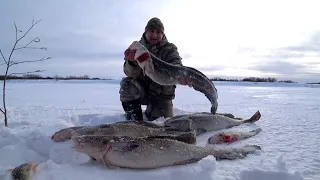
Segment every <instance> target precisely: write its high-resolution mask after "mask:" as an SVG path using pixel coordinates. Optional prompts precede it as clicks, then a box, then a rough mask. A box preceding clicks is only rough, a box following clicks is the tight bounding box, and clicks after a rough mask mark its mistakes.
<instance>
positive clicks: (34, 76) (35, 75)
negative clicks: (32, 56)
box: [0, 74, 111, 80]
mask: <svg viewBox="0 0 320 180" xmlns="http://www.w3.org/2000/svg"><path fill="white" fill-rule="evenodd" d="M7 79H17V80H18V79H29V80H32V79H34V80H36V79H53V80H111V79H104V78H97V77H94V78H90V77H89V76H88V75H84V76H66V77H62V76H58V75H55V76H53V77H49V76H47V77H42V76H40V75H38V74H25V75H22V76H8V77H7ZM0 80H4V76H3V75H0Z"/></svg>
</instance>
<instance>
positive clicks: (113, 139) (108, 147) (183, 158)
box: [72, 135, 261, 169]
mask: <svg viewBox="0 0 320 180" xmlns="http://www.w3.org/2000/svg"><path fill="white" fill-rule="evenodd" d="M72 140H73V142H74V146H73V147H72V148H73V149H74V150H76V151H78V152H82V153H85V154H87V155H88V156H90V157H93V158H94V159H96V160H99V161H102V162H103V163H104V164H105V166H107V167H109V168H114V167H121V168H130V169H154V168H161V167H168V166H175V165H184V164H190V163H194V162H197V161H199V160H201V159H203V158H205V157H206V156H209V155H213V156H214V157H215V158H216V159H217V160H223V159H229V160H233V159H240V158H244V157H246V156H247V155H248V154H250V153H254V152H256V151H257V150H261V147H260V146H257V145H246V146H244V147H241V148H230V149H214V148H209V147H201V146H196V145H193V144H187V143H184V142H181V141H176V140H172V139H166V138H161V137H160V138H157V137H152V138H151V137H144V138H133V137H128V136H90V135H85V136H77V137H73V138H72Z"/></svg>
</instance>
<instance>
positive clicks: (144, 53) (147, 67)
mask: <svg viewBox="0 0 320 180" xmlns="http://www.w3.org/2000/svg"><path fill="white" fill-rule="evenodd" d="M130 49H132V50H135V56H134V59H135V60H136V61H137V63H138V65H139V67H140V68H141V69H142V71H143V74H144V75H145V74H151V73H152V72H153V71H154V66H153V61H152V58H151V54H150V52H149V50H148V49H147V48H146V47H145V46H144V45H143V44H141V43H140V42H139V41H134V42H133V43H132V44H131V45H130Z"/></svg>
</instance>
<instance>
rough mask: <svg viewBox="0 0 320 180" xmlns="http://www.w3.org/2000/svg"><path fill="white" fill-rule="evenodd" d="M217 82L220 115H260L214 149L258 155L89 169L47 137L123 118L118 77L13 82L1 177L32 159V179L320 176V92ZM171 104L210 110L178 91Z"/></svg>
mask: <svg viewBox="0 0 320 180" xmlns="http://www.w3.org/2000/svg"><path fill="white" fill-rule="evenodd" d="M214 83H215V85H216V87H217V89H218V93H219V99H218V101H219V108H218V112H225V113H232V114H234V115H235V116H237V117H243V118H248V117H250V116H251V115H253V113H255V112H256V111H257V110H260V112H261V114H262V117H261V119H260V120H259V121H258V122H256V123H254V124H243V125H241V126H238V127H233V128H231V129H228V130H239V131H248V130H252V129H256V128H258V127H260V128H262V132H260V133H259V134H258V135H256V136H254V137H251V138H249V139H246V140H242V141H239V142H235V143H232V144H222V145H217V146H221V147H223V148H227V147H236V146H243V145H245V144H257V145H260V146H262V148H263V150H262V151H260V152H258V153H255V154H251V155H249V156H248V157H246V158H245V159H240V160H234V161H216V160H215V158H214V157H212V156H208V157H206V158H204V159H202V160H201V161H200V162H198V163H194V164H189V165H184V166H176V167H167V168H161V169H157V170H145V171H141V170H140V171H137V170H127V169H116V170H110V169H106V168H104V167H103V166H102V165H99V164H88V163H86V161H87V160H88V159H89V158H88V157H87V156H86V155H84V154H80V153H77V152H75V151H73V150H72V149H71V148H70V146H71V142H70V141H66V142H60V143H54V142H52V141H51V135H52V134H53V133H54V132H56V131H58V130H60V129H61V128H65V127H71V126H77V125H97V124H103V123H112V122H117V121H122V120H124V116H123V111H122V108H121V103H120V101H119V95H118V91H119V81H118V80H109V81H98V80H97V81H86V80H84V81H71V80H70V81H42V80H39V81H30V80H29V81H19V80H16V81H10V82H9V83H8V86H7V106H8V110H9V128H5V127H4V126H3V124H1V126H0V177H6V176H7V172H6V170H7V169H9V168H13V167H15V166H18V165H20V164H22V163H25V162H35V163H40V164H39V166H38V168H37V171H36V174H35V175H34V176H33V177H32V180H75V179H76V180H90V179H95V180H100V179H101V180H102V179H103V180H104V179H109V180H112V179H118V180H122V179H123V180H125V179H126V180H127V179H130V180H149V179H152V180H164V179H177V180H179V179H181V180H182V179H183V180H188V179H201V180H209V179H215V180H220V179H221V180H257V179H259V180H269V179H273V180H303V179H306V180H309V179H312V180H317V179H320V141H319V138H318V136H319V131H320V96H319V94H320V88H310V87H306V86H305V85H303V84H284V83H251V82H214ZM174 107H175V109H174V113H175V115H178V114H185V113H189V112H199V111H207V112H209V111H210V107H211V105H210V102H209V101H208V100H207V99H206V97H205V96H204V95H203V94H201V93H200V92H197V91H194V90H193V89H192V88H189V87H185V86H178V87H177V92H176V99H175V100H174ZM143 108H145V107H143ZM1 119H2V117H1ZM157 121H158V122H161V121H163V118H159V119H158V120H157ZM1 123H2V122H1ZM224 131H227V130H224ZM217 132H220V131H217ZM217 132H211V133H207V134H205V135H202V136H199V137H198V144H199V145H200V146H209V145H208V144H206V140H207V138H208V137H209V136H211V135H213V134H214V133H217Z"/></svg>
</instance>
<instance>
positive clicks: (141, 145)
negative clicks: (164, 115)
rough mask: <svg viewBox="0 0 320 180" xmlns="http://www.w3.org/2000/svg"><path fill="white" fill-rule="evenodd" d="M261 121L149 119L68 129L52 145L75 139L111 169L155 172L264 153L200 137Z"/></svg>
mask: <svg viewBox="0 0 320 180" xmlns="http://www.w3.org/2000/svg"><path fill="white" fill-rule="evenodd" d="M260 117H261V114H260V112H259V111H257V112H256V113H255V114H254V115H253V116H252V117H251V118H249V119H245V120H243V119H242V118H236V117H234V115H232V114H218V113H217V114H215V115H214V114H212V113H207V112H199V113H191V114H184V115H177V116H174V117H172V118H168V119H167V120H165V121H164V122H163V123H154V122H148V121H135V120H130V121H120V122H115V123H111V124H102V125H96V126H74V127H69V128H64V129H61V130H59V131H57V132H56V133H54V134H53V135H52V137H51V139H52V141H54V142H56V143H59V142H61V141H67V140H71V141H72V142H73V146H72V147H71V148H72V149H74V150H75V151H77V152H81V153H84V154H86V155H88V156H89V157H90V161H92V162H93V161H95V162H97V161H98V162H99V163H101V165H104V166H106V167H107V168H109V169H110V168H111V169H114V168H130V169H155V168H161V167H169V166H175V165H184V164H189V163H195V162H197V161H199V160H201V159H203V158H205V157H206V156H208V155H212V156H214V157H215V158H216V160H232V159H240V158H244V157H246V156H247V155H248V154H250V153H254V152H255V151H257V150H261V147H260V146H257V145H245V146H243V147H240V148H229V149H228V148H224V149H222V148H220V149H217V148H213V147H202V146H198V145H197V140H196V137H197V136H199V135H202V134H204V133H207V132H213V131H218V130H223V129H227V128H231V127H234V126H239V125H241V124H243V123H254V122H256V121H258V120H259V119H260ZM260 131H261V128H258V129H255V130H252V131H247V132H239V131H225V132H220V133H217V134H214V135H212V136H211V137H209V138H208V141H207V143H208V144H220V143H232V142H235V141H240V140H243V139H247V138H250V137H252V136H255V135H256V134H258V133H259V132H260ZM36 167H37V164H35V163H25V164H21V165H19V166H17V167H15V168H14V169H10V170H9V172H10V174H11V176H12V179H13V180H18V179H19V180H29V179H30V178H31V177H32V175H33V174H34V173H35V170H36Z"/></svg>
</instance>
